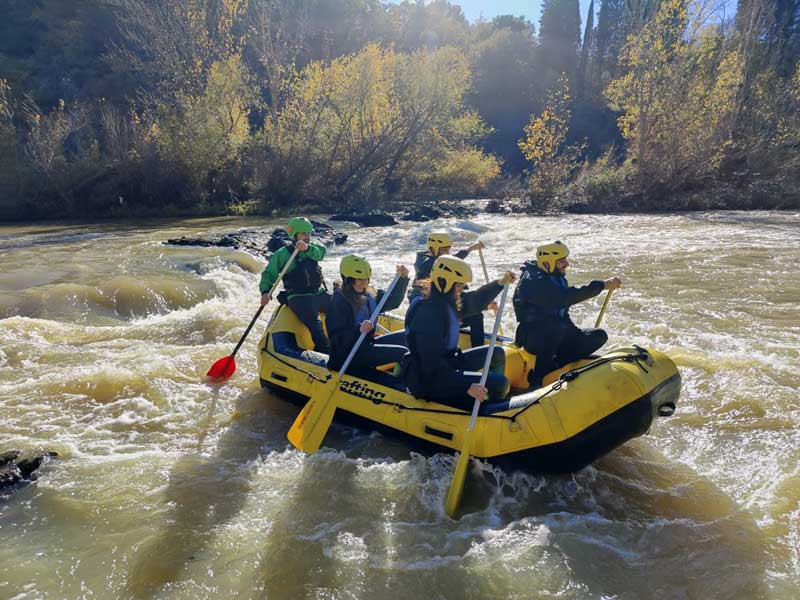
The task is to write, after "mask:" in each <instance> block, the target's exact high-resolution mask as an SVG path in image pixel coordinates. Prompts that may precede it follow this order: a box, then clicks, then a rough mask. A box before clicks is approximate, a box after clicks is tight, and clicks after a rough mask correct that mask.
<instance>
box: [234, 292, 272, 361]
mask: <svg viewBox="0 0 800 600" xmlns="http://www.w3.org/2000/svg"><path fill="white" fill-rule="evenodd" d="M264 306H266V305H265V304H262V305H261V306H259V307H258V310H257V311H256V314H255V315H253V318H252V319H251V320H250V325H248V326H247V329H245V330H244V333H243V334H242V337H241V338H239V343H238V344H236V348H234V349H233V352H231V358H233V357H234V356H236V353H237V352H238V351H239V348H241V347H242V344H244V340H245V339H246V338H247V334H249V333H250V330H251V329H252V328H253V325H255V324H256V321H258V317H260V316H261V311H262V310H264Z"/></svg>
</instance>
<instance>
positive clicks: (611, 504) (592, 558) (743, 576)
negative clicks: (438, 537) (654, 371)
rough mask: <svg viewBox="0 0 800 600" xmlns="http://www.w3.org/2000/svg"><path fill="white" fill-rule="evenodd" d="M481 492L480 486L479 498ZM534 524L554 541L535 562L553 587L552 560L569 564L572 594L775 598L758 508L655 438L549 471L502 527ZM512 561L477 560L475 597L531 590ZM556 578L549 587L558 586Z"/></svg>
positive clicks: (486, 488) (532, 554)
mask: <svg viewBox="0 0 800 600" xmlns="http://www.w3.org/2000/svg"><path fill="white" fill-rule="evenodd" d="M488 479H492V477H489V478H488ZM493 484H494V482H492V483H490V482H489V481H488V480H487V478H484V479H483V480H482V481H481V483H480V484H479V487H482V488H483V489H482V490H481V491H480V492H479V493H480V495H481V496H483V499H484V503H487V502H490V501H491V500H489V499H488V498H489V496H491V495H492V494H495V493H497V487H496V485H493ZM477 491H478V490H476V489H475V488H474V487H473V490H472V493H473V502H474V501H475V499H474V494H475V493H476V492H477ZM526 521H527V522H528V523H526ZM531 526H533V527H534V528H535V527H539V528H541V529H542V531H545V532H546V538H547V541H546V542H543V543H542V544H541V545H539V546H538V547H537V546H536V545H533V546H531V547H530V548H528V549H526V550H525V551H524V554H525V555H526V559H527V562H528V563H529V565H536V567H535V568H536V569H540V571H541V575H540V576H541V577H542V578H544V580H545V581H544V584H545V588H546V587H547V578H548V575H547V574H546V570H547V565H550V566H552V567H559V568H560V569H561V570H562V572H566V573H567V577H568V579H569V580H570V582H571V583H572V584H575V586H576V587H577V589H576V590H575V592H574V593H573V594H567V597H585V594H586V593H588V594H589V597H592V598H600V597H604V598H605V597H613V598H617V599H631V600H633V599H637V600H638V599H649V598H653V599H656V598H657V599H662V598H704V599H709V598H710V599H715V598H725V599H728V598H742V599H744V598H747V599H748V600H756V599H760V598H767V597H769V588H768V585H767V572H766V571H767V566H766V565H767V561H768V556H767V554H768V553H767V544H768V540H766V539H765V536H764V534H763V532H762V531H761V530H760V529H759V527H758V526H757V524H756V523H755V521H754V519H753V516H752V515H751V514H750V513H749V512H747V511H746V510H743V509H742V508H741V507H739V506H737V504H736V503H735V502H734V501H733V500H732V499H731V498H730V496H729V495H728V494H726V493H725V492H723V491H722V490H720V489H719V488H717V487H716V486H715V485H713V484H712V483H711V482H709V481H708V480H706V479H704V478H703V477H701V476H699V475H698V474H697V473H695V472H694V471H693V470H692V469H690V468H688V467H686V466H684V465H680V464H675V463H672V462H670V461H669V460H668V459H666V458H665V457H664V456H663V455H661V454H660V453H658V452H657V451H655V450H654V449H652V447H649V446H647V445H646V444H642V443H633V444H628V445H627V446H625V447H623V448H621V449H619V450H617V451H616V452H614V453H613V454H611V455H609V456H607V457H606V458H604V459H602V460H600V461H598V462H597V463H595V465H594V466H593V467H590V468H588V469H584V470H583V471H581V472H579V473H578V474H576V475H575V476H572V477H569V476H568V477H547V478H545V479H544V480H543V485H542V486H541V489H538V490H536V491H534V492H533V493H532V494H531V495H530V496H529V497H528V498H527V499H526V500H525V501H524V502H523V503H521V504H520V505H517V506H514V507H511V508H510V510H509V511H508V512H507V513H506V514H504V515H503V517H502V524H501V526H500V528H501V529H503V528H506V529H511V530H514V529H516V530H520V531H524V530H525V529H526V527H527V528H528V529H530V528H531ZM516 558H518V557H516ZM498 566H500V565H498ZM509 566H510V565H502V568H500V569H499V573H494V572H493V569H492V568H488V569H485V568H484V569H479V570H478V572H479V573H481V574H483V575H486V577H476V574H477V573H475V572H472V569H468V570H469V571H470V575H469V577H470V579H471V582H470V585H471V589H472V592H470V593H469V594H467V596H466V597H475V598H480V597H486V596H485V594H494V593H497V592H498V590H502V592H503V593H504V594H506V595H509V596H514V595H517V594H523V596H522V597H524V590H523V589H522V588H517V587H515V585H514V584H513V583H512V582H511V579H510V578H509V575H511V571H513V568H514V567H511V569H510V570H509V569H508V567H509ZM519 566H522V565H519ZM529 582H530V581H529ZM561 583H562V584H563V581H562V582H561ZM551 584H555V582H551ZM555 585H556V587H554V588H553V589H550V590H549V591H550V592H553V593H555V592H557V591H558V585H557V584H555ZM509 586H510V587H511V589H509ZM539 589H542V588H539ZM578 590H581V591H578ZM562 592H563V589H562Z"/></svg>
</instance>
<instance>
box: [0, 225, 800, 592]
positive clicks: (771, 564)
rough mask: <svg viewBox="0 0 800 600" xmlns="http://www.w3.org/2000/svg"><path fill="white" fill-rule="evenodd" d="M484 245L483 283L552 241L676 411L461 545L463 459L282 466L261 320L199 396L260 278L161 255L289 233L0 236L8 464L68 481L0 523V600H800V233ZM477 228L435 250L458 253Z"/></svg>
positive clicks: (793, 229)
mask: <svg viewBox="0 0 800 600" xmlns="http://www.w3.org/2000/svg"><path fill="white" fill-rule="evenodd" d="M472 221H473V223H477V224H479V225H484V226H487V227H488V228H489V230H488V231H487V232H486V233H484V234H482V235H481V236H480V239H482V240H483V241H484V242H485V243H486V245H487V249H486V251H485V256H486V258H487V261H488V263H489V269H490V272H493V273H499V272H500V270H502V269H506V268H516V267H517V266H518V265H520V264H521V262H522V261H523V260H525V259H526V258H530V257H531V256H532V254H533V248H534V247H535V245H536V243H537V242H539V241H542V240H546V239H551V238H559V239H561V240H563V241H564V242H566V243H567V244H568V245H569V246H570V249H571V251H572V254H571V257H570V260H571V262H572V268H571V269H570V273H569V278H570V282H571V283H573V284H582V283H585V282H586V281H588V280H589V279H594V278H601V277H607V276H610V275H613V274H617V273H620V274H622V276H623V278H624V283H623V287H622V289H621V290H620V291H619V292H618V293H617V294H615V296H614V298H613V299H612V300H611V302H610V304H609V308H608V312H607V313H606V315H605V320H604V326H605V327H606V328H607V330H608V331H609V335H610V339H609V344H608V346H609V347H611V346H621V345H629V344H630V343H636V344H640V345H642V346H646V347H653V348H656V349H659V350H661V351H663V352H665V353H667V354H668V355H669V356H670V357H671V358H672V359H673V360H674V361H675V362H676V364H677V365H678V368H679V369H680V371H681V375H682V378H683V392H682V396H681V400H680V403H679V405H678V409H677V411H676V413H675V415H674V416H673V417H671V418H668V419H661V420H659V421H658V422H657V423H656V424H655V425H654V426H653V428H652V430H651V431H650V433H649V435H647V436H644V437H642V438H638V439H636V440H633V441H631V442H629V443H628V444H626V445H624V446H623V447H622V448H620V449H618V450H616V451H614V452H613V453H611V454H610V455H608V456H607V457H605V458H603V459H602V460H600V461H598V462H596V463H595V464H594V465H592V466H591V467H588V468H586V469H584V470H582V471H580V472H578V473H576V474H574V475H572V476H561V477H551V476H547V477H543V476H537V475H532V474H527V473H520V472H504V471H502V470H500V469H498V468H496V467H493V466H491V465H489V464H485V463H482V462H478V461H475V462H474V463H473V466H472V470H471V472H470V475H469V479H468V482H467V486H466V490H465V496H464V502H463V506H464V507H465V513H466V514H465V515H464V516H463V517H462V518H461V519H460V520H457V521H456V520H451V519H449V518H448V517H447V516H446V515H445V514H444V511H443V509H442V500H443V496H444V495H446V492H447V487H448V485H449V481H450V475H451V473H452V469H453V465H454V462H453V457H452V456H451V455H445V454H438V455H435V456H432V457H430V456H422V455H420V454H417V453H415V452H410V451H409V450H408V449H407V447H406V446H405V445H404V444H403V442H402V441H400V440H397V439H391V438H386V437H383V436H381V435H378V434H369V433H366V432H364V431H360V430H355V429H351V428H348V427H344V426H339V425H334V427H333V428H332V429H331V431H330V433H329V434H328V436H327V438H326V440H325V443H324V445H323V448H322V449H321V450H320V451H319V452H318V453H316V454H314V455H312V456H308V457H307V456H305V455H303V454H302V453H300V452H298V451H297V450H295V449H294V448H292V447H291V446H290V445H289V444H288V442H287V440H286V432H287V430H288V429H289V427H290V425H291V423H292V421H293V419H294V417H295V416H296V414H297V409H296V408H295V407H293V406H292V405H290V404H288V403H286V402H284V401H282V400H281V399H280V398H278V397H275V396H272V395H271V394H269V393H267V392H265V391H262V390H260V389H259V384H258V375H257V371H256V359H255V346H256V342H257V341H258V338H259V337H260V334H261V332H262V331H263V327H264V326H265V325H266V322H267V320H268V315H267V314H265V315H264V316H262V319H261V321H260V326H257V327H256V329H255V331H254V332H253V334H251V336H250V338H249V339H248V340H247V342H246V343H245V345H244V346H243V347H242V350H241V351H240V352H239V354H238V355H237V365H238V368H237V371H236V373H235V374H234V376H233V377H232V378H231V379H230V380H228V382H227V383H225V384H224V385H220V386H216V387H214V386H209V385H207V384H206V383H205V382H204V375H205V372H206V370H207V369H208V367H209V366H210V365H211V364H212V363H213V362H214V361H215V360H216V359H218V358H221V357H223V356H225V355H227V354H228V353H230V351H231V350H232V349H233V346H234V345H235V343H236V341H237V340H238V339H239V336H240V335H241V333H242V332H243V330H244V327H245V326H246V324H247V323H248V322H249V320H250V318H251V316H252V315H253V313H254V311H255V309H256V308H257V306H258V305H257V301H258V292H257V285H258V277H259V273H260V271H261V269H262V268H263V265H264V263H263V261H262V260H260V259H258V258H254V257H252V256H250V255H248V254H245V253H244V252H239V251H235V250H231V249H224V248H190V247H175V246H166V245H164V244H163V243H162V242H163V241H164V240H166V239H167V238H171V237H177V236H180V235H194V234H205V233H214V232H217V233H218V232H226V231H231V230H235V229H237V228H239V227H254V226H268V227H273V226H276V225H278V224H279V223H278V222H277V221H273V220H266V219H234V218H230V219H206V220H187V221H169V222H155V223H153V222H145V223H126V224H56V225H52V224H43V225H19V226H3V227H0V291H1V292H2V294H1V295H0V451H2V450H7V449H10V448H19V449H22V450H25V451H29V452H30V451H34V450H52V451H55V452H58V454H59V456H58V458H56V459H54V460H52V461H50V462H49V463H48V464H46V465H45V466H44V467H43V468H42V469H41V470H40V479H39V480H38V481H37V482H35V483H33V484H31V485H29V486H26V487H22V488H20V489H17V490H16V491H15V492H14V493H13V494H10V495H6V496H4V497H0V565H2V568H1V569H0V598H7V599H12V598H13V599H15V600H18V599H23V598H57V599H61V598H90V597H92V598H169V599H172V598H174V599H178V598H204V597H209V598H212V597H213V598H234V597H235V598H275V599H282V598H332V599H338V598H360V599H373V598H374V599H383V598H402V599H406V598H408V599H412V598H413V599H416V598H441V599H462V598H568V599H572V598H575V599H584V598H586V599H589V598H593V599H594V598H618V599H640V598H659V599H661V598H703V599H708V598H743V599H750V598H770V599H780V600H784V599H785V600H790V599H795V598H798V597H800V467H798V463H799V462H800V430H799V429H798V422H800V399H799V398H798V389H799V388H800V372H799V371H798V365H800V268H798V265H800V213H797V212H791V213H766V212H764V213H762V212H755V213H744V212H730V213H719V212H712V213H697V214H676V215H627V216H597V215H591V216H563V217H522V216H513V217H512V216H491V215H481V216H479V217H475V218H474V219H473V220H472ZM464 225H465V224H464V223H459V222H458V221H457V220H455V219H453V220H442V221H440V222H438V223H437V224H436V227H437V228H449V229H450V231H451V232H452V233H453V235H454V237H455V239H456V244H455V246H456V247H459V246H462V245H466V244H467V243H469V242H472V241H474V240H475V239H477V235H476V234H475V233H472V232H470V231H469V230H468V229H467V228H465V227H464ZM429 227H430V225H429V224H423V225H420V224H412V223H405V224H402V225H400V226H397V227H391V228H371V229H358V228H356V227H354V226H344V229H345V230H346V232H347V233H348V234H349V235H350V239H349V241H348V243H347V244H346V245H344V246H338V247H334V248H331V249H330V250H329V256H328V258H326V260H325V261H324V263H323V265H324V271H325V274H326V277H327V279H328V281H331V280H333V279H334V277H335V276H336V272H337V266H338V260H339V257H341V256H342V255H343V254H345V253H349V252H358V253H363V254H364V255H366V256H367V257H369V258H370V260H371V262H372V264H373V273H374V274H375V276H374V277H373V281H374V282H375V283H377V284H381V283H383V284H385V283H386V282H387V281H388V280H389V279H390V278H391V275H392V273H393V270H394V264H395V263H396V262H398V261H400V262H403V263H405V264H406V265H408V266H411V265H412V264H413V259H414V253H415V252H416V251H417V249H418V247H419V246H420V245H421V241H422V240H423V239H424V236H425V231H426V230H427V229H426V228H429ZM473 265H474V267H475V269H474V270H475V273H476V275H477V276H480V274H481V273H482V272H481V270H480V268H479V267H478V266H477V264H475V263H473ZM599 306H600V302H599V299H595V300H592V301H589V302H586V303H583V304H581V305H579V306H577V307H575V308H573V311H572V313H573V317H574V319H575V321H576V322H578V323H583V324H585V325H588V324H590V323H591V322H592V321H593V320H594V317H595V316H596V314H597V311H598V309H599ZM404 309H405V305H404V306H403V307H401V310H404ZM503 325H504V328H505V329H506V330H509V331H511V330H513V327H514V324H513V312H512V311H511V310H510V309H508V310H507V311H506V313H505V315H504V322H503ZM237 413H238V418H233V415H234V414H237Z"/></svg>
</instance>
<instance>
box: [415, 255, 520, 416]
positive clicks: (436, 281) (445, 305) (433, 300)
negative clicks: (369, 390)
mask: <svg viewBox="0 0 800 600" xmlns="http://www.w3.org/2000/svg"><path fill="white" fill-rule="evenodd" d="M515 279H516V277H515V276H514V274H513V273H511V272H506V273H504V274H503V276H502V277H500V279H498V280H497V281H493V282H491V283H487V284H486V285H484V286H481V287H480V288H478V289H477V290H475V291H474V292H464V291H463V290H464V286H465V285H466V284H468V283H470V282H471V281H472V270H471V269H470V266H469V265H468V264H467V263H466V262H465V261H464V260H462V259H460V258H457V257H455V256H440V257H439V258H437V259H436V261H435V262H434V264H433V267H432V269H431V277H430V280H429V281H421V282H419V283H420V288H421V290H422V293H423V295H422V296H421V297H419V298H417V299H415V300H414V301H413V302H412V304H411V307H410V308H409V309H408V312H407V313H406V320H405V326H406V327H405V333H406V343H407V345H408V349H409V354H408V355H406V357H405V359H404V366H405V370H404V371H405V372H404V375H405V381H406V385H408V388H409V389H410V390H411V393H413V394H414V395H415V396H417V397H419V398H424V399H426V400H434V401H438V402H443V403H446V404H450V405H456V406H471V403H472V402H473V400H479V401H483V400H484V399H485V398H486V397H487V396H488V397H489V398H490V399H491V400H502V399H504V398H505V397H506V395H507V394H508V391H509V389H510V385H509V382H508V379H506V377H505V376H504V375H503V372H504V370H505V354H504V352H503V350H502V348H501V347H495V349H494V352H493V353H492V358H491V364H490V368H489V376H488V378H487V379H486V385H485V386H481V385H480V383H479V382H480V379H481V374H480V373H478V372H477V371H478V370H480V369H481V368H482V367H483V362H484V360H485V359H486V354H487V352H488V349H489V346H480V347H478V348H472V349H471V350H466V351H464V352H462V351H461V350H460V349H459V348H458V336H459V328H458V311H459V308H460V307H461V306H462V305H465V304H468V303H476V302H483V301H484V300H486V298H487V297H488V298H489V299H490V300H491V298H494V297H495V296H497V294H499V293H500V292H501V291H502V289H503V285H505V284H506V283H511V282H513V281H514V280H515ZM470 296H471V298H470Z"/></svg>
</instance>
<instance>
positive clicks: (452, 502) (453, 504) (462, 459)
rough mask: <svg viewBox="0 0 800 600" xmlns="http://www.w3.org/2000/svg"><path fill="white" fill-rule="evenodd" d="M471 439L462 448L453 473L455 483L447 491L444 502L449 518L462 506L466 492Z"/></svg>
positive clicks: (452, 482)
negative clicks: (465, 482) (463, 494)
mask: <svg viewBox="0 0 800 600" xmlns="http://www.w3.org/2000/svg"><path fill="white" fill-rule="evenodd" d="M469 437H470V436H467V440H466V441H465V442H464V446H463V447H462V448H461V455H460V456H459V457H458V462H457V463H456V468H455V470H454V471H453V481H451V482H450V489H449V490H448V491H447V498H446V499H445V501H444V510H445V512H446V513H447V514H448V516H450V517H452V516H453V515H455V514H456V511H457V510H458V505H459V504H461V494H462V493H463V492H464V481H465V480H466V479H467V467H468V466H469Z"/></svg>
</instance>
